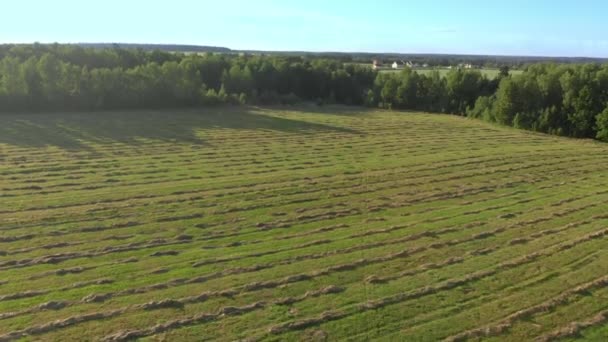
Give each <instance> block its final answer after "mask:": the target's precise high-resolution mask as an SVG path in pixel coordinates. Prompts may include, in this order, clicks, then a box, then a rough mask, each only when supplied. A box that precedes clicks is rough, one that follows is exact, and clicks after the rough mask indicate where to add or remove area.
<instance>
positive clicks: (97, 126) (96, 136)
mask: <svg viewBox="0 0 608 342" xmlns="http://www.w3.org/2000/svg"><path fill="white" fill-rule="evenodd" d="M268 114H269V113H265V112H264V111H263V110H260V109H259V108H253V107H219V108H204V109H185V110H184V109H178V110H155V111H108V112H73V113H15V114H0V143H5V144H10V145H17V146H24V147H42V146H48V145H50V146H57V147H61V148H65V149H88V146H87V145H88V144H89V143H97V144H103V143H114V142H122V143H129V144H141V143H143V141H142V140H143V139H152V140H160V141H175V142H186V143H192V144H204V143H205V142H204V141H203V140H202V139H201V138H200V137H198V136H197V134H196V133H197V130H200V129H214V128H218V129H221V128H228V129H266V130H274V131H280V132H287V133H290V132H291V133H315V132H332V131H333V132H342V133H352V134H356V133H358V132H356V131H354V130H350V129H347V128H342V127H334V126H331V125H325V124H319V123H311V122H306V121H299V120H294V119H291V118H282V117H276V116H272V115H268Z"/></svg>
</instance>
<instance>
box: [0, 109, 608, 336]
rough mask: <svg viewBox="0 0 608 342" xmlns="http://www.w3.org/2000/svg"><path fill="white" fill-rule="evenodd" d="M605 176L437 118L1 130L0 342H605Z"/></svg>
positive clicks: (229, 117) (7, 125)
mask: <svg viewBox="0 0 608 342" xmlns="http://www.w3.org/2000/svg"><path fill="white" fill-rule="evenodd" d="M607 165H608V145H606V144H601V143H596V142H592V141H576V140H570V139H563V138H557V137H551V136H544V135H539V134H533V133H526V132H523V131H517V130H513V129H509V128H502V127H497V126H492V125H488V124H486V123H483V122H480V121H472V120H468V119H465V118H460V117H454V116H445V115H436V114H418V113H398V112H385V111H368V110H364V109H353V108H344V107H325V108H316V107H302V108H287V109H280V108H274V109H258V108H217V109H206V110H175V111H158V112H154V111H149V112H109V113H72V114H49V113H40V114H15V115H9V114H5V115H1V116H0V189H1V191H0V194H1V195H0V196H1V197H0V227H1V235H0V284H1V285H0V341H10V340H18V339H23V340H31V341H34V340H36V341H37V340H49V341H72V340H74V341H75V340H103V341H125V340H129V339H135V338H141V339H143V340H149V341H156V340H161V341H180V340H197V341H203V340H225V341H232V340H235V339H246V338H247V339H250V340H270V341H290V340H315V341H322V340H330V341H337V340H340V341H342V340H347V339H349V340H353V341H365V340H374V339H376V340H377V339H380V340H395V341H398V340H403V341H435V340H442V339H446V340H448V341H461V340H466V339H470V340H476V339H480V338H482V339H487V340H489V341H503V340H508V341H526V340H533V339H538V340H555V339H559V338H566V339H568V338H574V337H576V336H575V334H576V333H578V334H580V335H579V337H583V338H586V339H588V340H597V341H602V340H605V338H606V336H608V323H607V319H608V248H607V247H608V240H607V239H608V210H606V208H607V207H608V206H607V204H608V177H607V176H608V168H607V167H606V166H607ZM576 322H579V324H578V325H573V324H576Z"/></svg>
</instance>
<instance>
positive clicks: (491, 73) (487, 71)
mask: <svg viewBox="0 0 608 342" xmlns="http://www.w3.org/2000/svg"><path fill="white" fill-rule="evenodd" d="M358 64H359V65H362V66H368V67H370V68H371V67H372V65H371V64H363V63H358ZM470 70H474V71H479V72H481V74H482V75H485V76H486V77H487V78H489V79H495V78H496V77H498V75H499V74H500V70H499V69H496V68H481V69H470ZM401 71H403V69H402V68H400V69H393V68H391V66H390V65H386V66H384V67H382V68H380V69H379V72H382V73H398V72H401ZM414 71H415V72H417V73H418V74H421V75H426V76H428V75H430V74H431V73H432V72H433V71H438V72H439V75H440V76H441V77H445V76H446V75H447V74H448V73H449V72H450V71H452V69H448V68H447V67H437V68H415V69H414ZM523 72H524V71H523V70H519V69H513V70H511V71H510V72H509V73H510V74H511V75H520V74H522V73H523Z"/></svg>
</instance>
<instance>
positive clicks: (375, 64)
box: [372, 59, 382, 70]
mask: <svg viewBox="0 0 608 342" xmlns="http://www.w3.org/2000/svg"><path fill="white" fill-rule="evenodd" d="M381 67H382V61H379V60H377V59H374V61H373V62H372V68H373V69H374V70H376V69H378V68H381Z"/></svg>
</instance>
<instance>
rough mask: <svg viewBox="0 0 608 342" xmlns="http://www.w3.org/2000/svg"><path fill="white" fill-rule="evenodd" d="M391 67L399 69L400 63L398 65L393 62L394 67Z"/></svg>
mask: <svg viewBox="0 0 608 342" xmlns="http://www.w3.org/2000/svg"><path fill="white" fill-rule="evenodd" d="M391 67H392V68H393V69H399V63H397V62H393V65H391Z"/></svg>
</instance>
